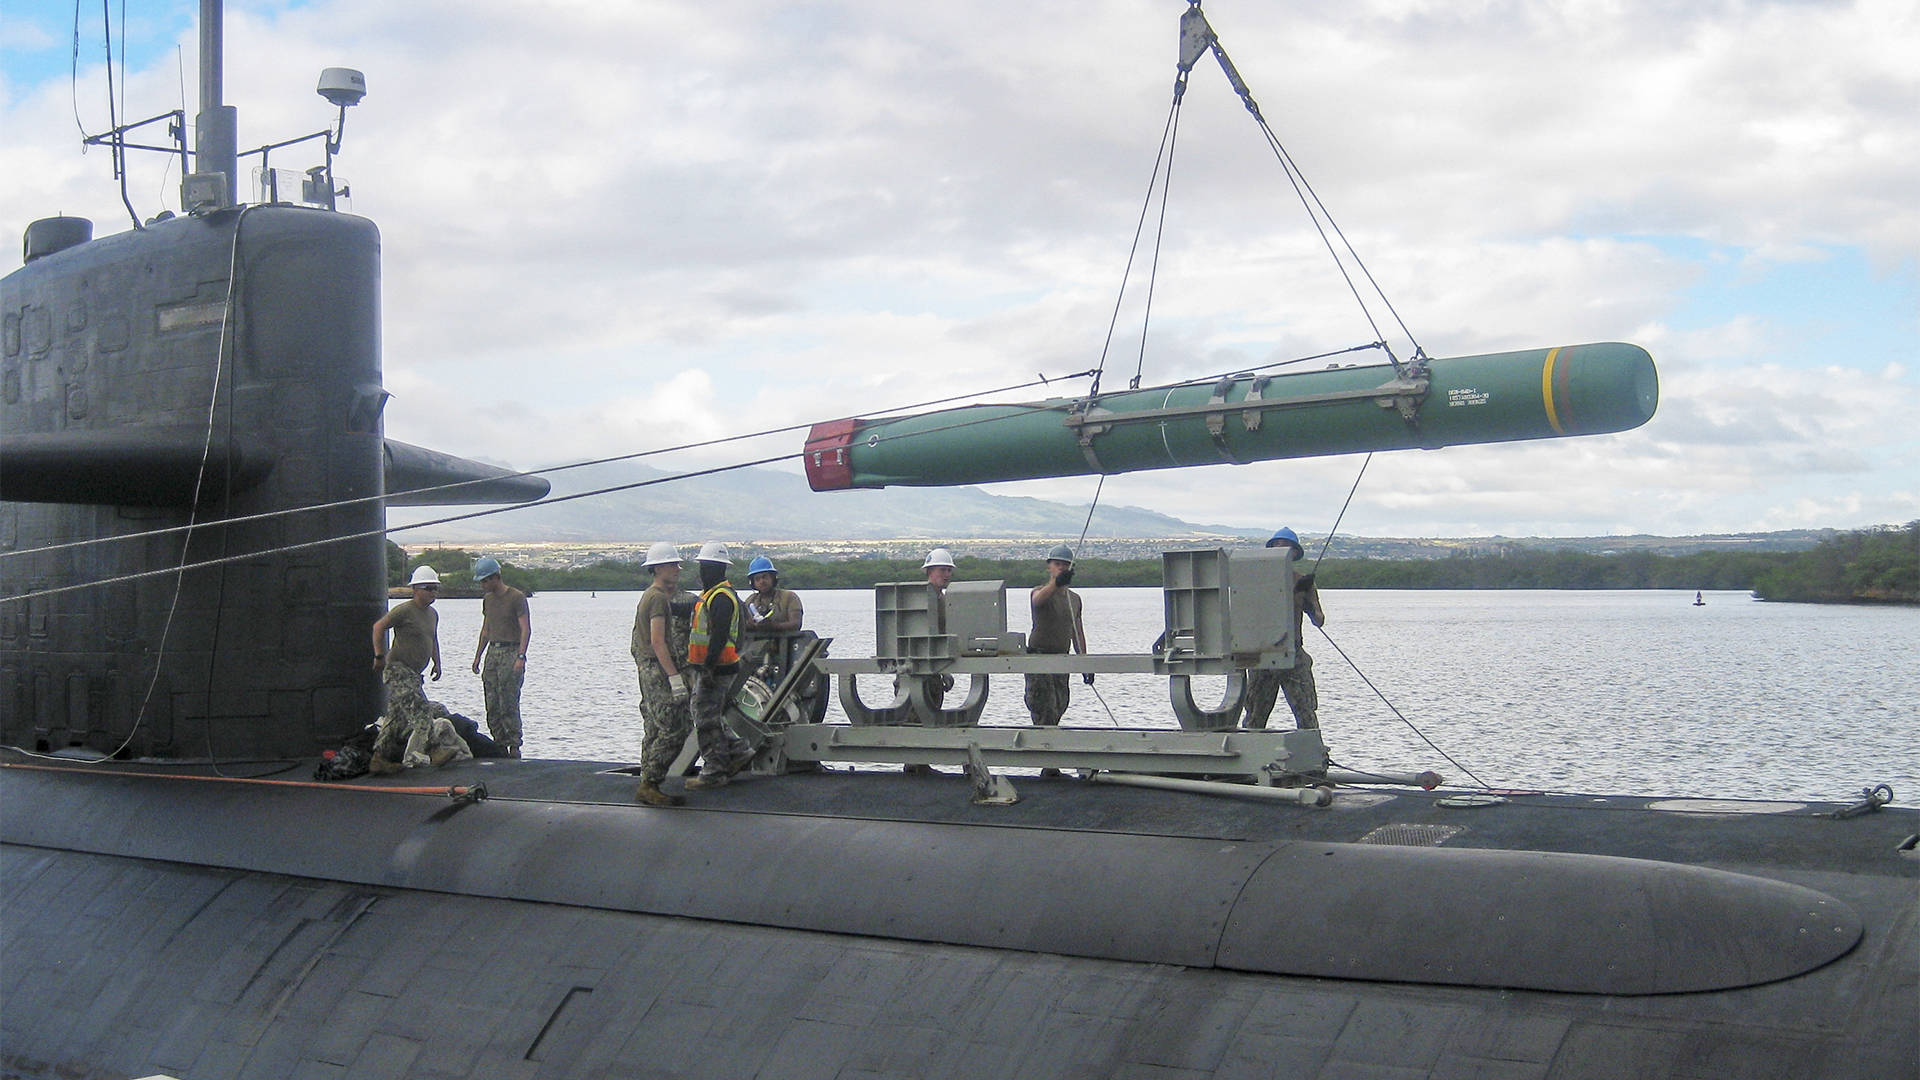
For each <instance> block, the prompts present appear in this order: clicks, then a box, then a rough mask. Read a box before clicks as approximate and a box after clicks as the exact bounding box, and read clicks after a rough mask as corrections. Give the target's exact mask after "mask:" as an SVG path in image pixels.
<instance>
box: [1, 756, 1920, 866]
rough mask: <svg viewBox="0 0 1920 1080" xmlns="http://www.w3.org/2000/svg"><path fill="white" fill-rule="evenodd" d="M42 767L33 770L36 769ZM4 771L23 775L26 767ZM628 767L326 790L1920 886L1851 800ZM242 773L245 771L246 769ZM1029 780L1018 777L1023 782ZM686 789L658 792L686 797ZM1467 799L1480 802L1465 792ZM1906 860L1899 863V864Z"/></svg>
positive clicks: (1903, 813)
mask: <svg viewBox="0 0 1920 1080" xmlns="http://www.w3.org/2000/svg"><path fill="white" fill-rule="evenodd" d="M41 760H42V761H43V762H44V759H41ZM0 761H5V762H7V763H9V764H21V763H23V762H24V761H26V759H25V758H24V756H22V755H17V754H13V753H7V754H6V755H5V756H4V757H0ZM45 764H46V767H49V768H53V769H58V770H62V771H64V770H69V769H70V770H74V771H86V772H97V773H113V774H119V775H128V774H134V775H161V776H175V777H182V778H200V779H205V780H209V781H214V782H219V781H246V782H261V781H268V782H274V781H289V780H291V781H304V780H306V778H307V777H309V776H311V775H312V771H313V767H314V766H315V765H317V764H318V761H317V760H314V759H309V760H305V761H298V762H291V763H277V762H276V763H264V764H274V765H278V766H279V768H277V769H273V770H271V771H264V770H263V769H262V764H253V765H235V764H229V765H226V766H224V767H219V768H216V767H214V766H210V765H205V764H185V763H183V764H173V763H151V762H143V763H111V764H103V765H99V766H88V765H86V764H83V763H79V762H73V763H67V762H52V763H45ZM633 768H634V767H633V766H632V765H631V764H628V763H621V762H606V761H577V760H563V759H533V758H523V759H505V758H475V759H472V760H465V761H458V762H453V763H450V764H448V765H446V766H443V767H440V768H433V769H414V770H408V771H407V772H404V773H399V774H395V775H390V776H373V775H366V776H361V777H358V778H356V779H353V780H347V781H338V782H334V783H331V784H327V785H324V786H326V787H331V788H337V789H339V790H341V791H343V792H346V791H353V790H379V789H386V790H404V791H408V792H413V793H420V792H422V791H425V790H426V789H440V790H444V789H446V788H451V787H466V786H471V785H484V786H485V788H486V795H487V798H488V799H489V800H507V801H518V802H531V803H553V804H565V805H580V806H605V807H630V808H631V809H632V810H633V812H634V813H636V814H650V813H682V814H713V813H718V814H771V815H787V816H798V817H821V818H833V819H840V820H872V821H899V822H918V823H926V824H944V825H963V826H967V825H972V826H989V827H998V828H1014V829H1059V830H1070V831H1074V832H1092V833H1116V834H1129V835H1140V836H1162V837H1179V838H1188V839H1208V840H1221V841H1233V842H1241V843H1274V842H1281V841H1306V842H1318V843H1363V844H1381V845H1397V846H1415V847H1435V846H1441V845H1444V846H1446V847H1449V848H1477V849H1488V850H1526V851H1545V852H1563V853H1569V854H1582V855H1607V856H1617V857H1626V858H1639V859H1653V860H1660V861H1667V862H1679V863H1686V864H1690V865H1700V866H1711V867H1718V868H1723V869H1731V870H1742V871H1745V872H1760V873H1769V872H1777V873H1779V874H1782V875H1787V876H1791V875H1792V874H1794V873H1796V872H1814V873H1820V872H1843V873H1857V872H1860V871H1861V870H1862V869H1864V868H1866V867H1876V868H1879V869H1880V870H1881V871H1884V872H1889V873H1891V874H1892V875H1893V876H1896V877H1905V878H1908V879H1911V880H1920V855H1917V854H1916V852H1915V851H1914V848H1915V842H1916V835H1917V834H1920V810H1915V809H1913V808H1910V807H1903V806H1899V805H1898V804H1897V803H1896V804H1894V805H1891V806H1888V807H1885V808H1883V809H1879V810H1873V811H1869V812H1866V813H1859V814H1855V815H1853V816H1850V817H1838V816H1836V815H1837V814H1838V813H1839V812H1840V811H1843V810H1844V809H1846V808H1847V807H1849V806H1853V805H1857V803H1858V802H1859V800H1858V799H1855V800H1852V801H1850V802H1839V801H1834V802H1824V801H1823V802H1816V801H1805V800H1782V799H1771V800H1769V799H1757V798H1753V799H1742V798H1734V797H1728V798H1717V799H1707V798H1662V797H1653V796H1639V795H1631V796H1630V795H1601V794H1575V793H1564V792H1542V791H1527V790H1500V791H1497V792H1495V793H1494V794H1497V795H1499V796H1500V798H1501V799H1502V800H1504V801H1500V802H1497V803H1495V804H1493V805H1479V806H1464V807H1461V806H1450V805H1447V802H1446V800H1448V799H1450V798H1453V797H1456V796H1459V795H1461V794H1463V793H1464V792H1463V791H1461V790H1452V789H1446V788H1442V789H1439V790H1435V791H1421V790H1418V789H1414V788H1406V787H1386V786H1381V787H1372V786H1367V787H1353V786H1346V787H1341V788H1339V789H1338V791H1337V793H1336V796H1335V798H1334V801H1333V804H1332V805H1331V806H1330V807H1327V808H1309V807H1304V806H1298V805H1291V804H1286V803H1273V802H1267V801H1261V800H1254V799H1248V798H1240V797H1233V796H1210V795H1202V794H1194V793H1187V792H1173V791H1164V790H1155V789H1147V788H1134V787H1122V786H1117V785H1109V784H1097V783H1090V782H1088V781H1086V780H1084V779H1081V778H1079V777H1077V776H1075V775H1073V774H1071V773H1069V774H1067V775H1065V776H1061V777H1038V776H1034V775H1030V774H1029V775H1013V776H1011V777H1010V779H1011V780H1012V782H1013V783H1014V784H1015V786H1016V787H1017V789H1018V793H1019V796H1020V798H1019V801H1018V802H1017V803H1015V804H1013V805H1011V806H981V805H975V804H974V803H973V802H972V801H971V799H970V798H969V796H970V793H971V785H970V784H969V782H968V781H967V779H966V777H965V776H964V775H962V774H961V773H960V772H959V771H958V770H953V769H942V770H938V771H936V772H934V773H933V774H931V775H925V774H922V775H911V774H902V773H901V772H900V771H899V770H898V769H894V768H887V769H884V770H882V769H873V768H858V769H850V768H832V767H828V768H823V769H821V770H819V771H814V772H797V773H790V774H786V775H780V776H772V775H765V774H756V773H750V772H749V773H742V774H740V775H739V776H737V777H735V778H734V779H733V781H732V782H731V783H730V784H729V785H727V786H726V787H724V788H720V789H717V790H712V791H702V792H684V794H685V797H686V800H687V802H686V805H685V806H682V807H676V808H672V809H657V808H653V807H646V806H639V805H636V804H635V803H634V802H633V799H632V795H633V789H634V786H635V784H636V780H635V778H634V775H633V773H632V770H633ZM242 770H250V771H242ZM1029 772H1030V771H1029ZM683 782H684V781H683V780H681V779H679V778H670V779H668V780H667V781H666V782H665V784H664V785H663V787H664V789H665V790H667V791H668V792H670V793H675V794H682V793H683V792H682V784H683ZM1476 794H1477V792H1476ZM1902 849H1904V852H1905V854H1906V857H1905V858H1898V857H1896V856H1897V855H1898V854H1899V853H1900V852H1901V850H1902Z"/></svg>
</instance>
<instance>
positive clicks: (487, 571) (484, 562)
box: [473, 555, 500, 581]
mask: <svg viewBox="0 0 1920 1080" xmlns="http://www.w3.org/2000/svg"><path fill="white" fill-rule="evenodd" d="M499 572H500V560H498V559H496V558H494V557H493V556H491V555H488V556H485V557H483V558H481V559H480V561H479V562H476V563H474V564H473V580H475V581H485V580H486V579H488V578H490V577H492V576H493V575H495V574H497V573H499Z"/></svg>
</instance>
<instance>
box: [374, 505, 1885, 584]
mask: <svg viewBox="0 0 1920 1080" xmlns="http://www.w3.org/2000/svg"><path fill="white" fill-rule="evenodd" d="M475 558H476V555H475V554H474V553H473V552H468V551H463V550H459V549H454V548H430V549H428V550H426V551H423V552H421V553H420V554H419V555H417V556H414V557H412V558H408V557H407V556H406V554H405V553H404V552H402V551H401V549H400V548H399V547H398V546H397V545H394V544H393V543H392V542H391V541H389V542H388V551H387V570H388V580H389V583H390V584H395V585H398V584H401V583H403V582H404V581H406V579H407V575H408V574H409V573H410V572H411V571H412V569H413V568H414V567H416V566H420V565H428V566H432V567H433V568H434V569H435V570H436V571H438V572H439V574H440V578H441V580H442V581H443V582H445V583H446V584H447V585H448V586H449V587H450V588H452V589H461V588H464V587H468V586H470V585H471V584H472V582H471V580H470V577H469V574H468V569H469V568H470V567H471V566H472V565H473V561H474V559H475ZM1316 574H1317V580H1318V581H1319V584H1320V586H1321V588H1325V589H1698V590H1711V591H1725V590H1740V589H1744V590H1748V591H1751V592H1752V593H1753V595H1754V597H1755V598H1757V599H1760V600H1780V601H1790V602H1799V603H1889V604H1920V520H1915V521H1910V522H1908V523H1907V524H1906V525H1883V526H1878V527H1875V528H1870V529H1860V530H1857V531H1854V532H1847V533H1839V534H1836V535H1835V536H1833V537H1831V538H1829V539H1827V540H1825V541H1822V542H1821V543H1820V544H1819V545H1818V546H1816V547H1814V548H1812V549H1811V550H1808V551H1792V552H1780V551H1747V552H1721V551H1702V552H1695V553H1693V554H1688V555H1656V554H1652V553H1649V552H1644V551H1630V552H1623V553H1619V554H1606V555H1591V554H1585V553H1581V552H1573V551H1553V550H1519V551H1507V552H1503V553H1500V554H1494V555H1455V556H1451V557H1448V558H1442V559H1326V560H1324V561H1323V562H1321V563H1320V564H1319V566H1318V567H1317V568H1316ZM505 575H506V578H507V580H508V581H509V582H511V583H512V584H514V585H516V586H518V587H520V588H522V589H526V590H528V591H530V592H569V591H570V592H586V591H589V590H592V591H599V590H602V589H605V590H607V591H609V592H620V591H638V590H640V589H644V588H646V587H647V582H648V580H649V578H648V577H647V574H646V571H645V570H643V569H642V568H641V566H640V564H639V563H638V562H637V561H633V562H630V561H625V560H619V559H607V560H603V561H601V562H597V563H593V564H591V565H588V566H583V567H578V568H574V569H543V568H538V567H520V566H515V565H513V564H512V563H506V564H505ZM954 576H955V577H956V578H957V579H959V580H961V581H991V580H994V579H996V578H997V579H1001V580H1004V581H1006V582H1007V583H1008V584H1009V585H1024V584H1028V583H1034V584H1038V583H1039V579H1040V577H1041V575H1040V573H1039V571H1038V569H1037V568H1036V566H1035V564H1034V562H1033V560H1031V559H978V558H967V557H962V558H960V559H959V560H957V565H956V567H955V574H954ZM919 578H920V564H919V562H918V561H917V560H912V559H884V558H862V559H845V560H811V559H796V558H793V557H792V556H790V555H789V556H785V557H783V558H781V560H780V583H781V584H782V585H784V586H786V587H788V588H793V589H800V590H805V589H869V588H872V587H873V585H874V583H876V582H881V581H917V580H919ZM736 584H739V585H741V587H745V583H744V578H742V579H741V580H740V581H737V582H736ZM1074 584H1076V585H1081V586H1087V587H1095V588H1098V587H1126V586H1144V587H1148V588H1155V587H1158V586H1159V584H1160V562H1159V560H1158V559H1127V560H1110V559H1084V560H1082V561H1081V562H1080V563H1079V564H1078V565H1077V566H1076V567H1075V574H1074Z"/></svg>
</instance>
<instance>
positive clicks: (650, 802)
mask: <svg viewBox="0 0 1920 1080" xmlns="http://www.w3.org/2000/svg"><path fill="white" fill-rule="evenodd" d="M633 801H634V802H637V803H641V804H643V805H646V806H685V805H686V802H687V800H685V799H683V798H681V797H680V796H678V795H669V794H667V793H666V792H664V791H661V790H660V785H658V784H655V783H651V782H649V781H646V780H642V781H640V787H639V788H638V789H636V790H635V791H634V793H633Z"/></svg>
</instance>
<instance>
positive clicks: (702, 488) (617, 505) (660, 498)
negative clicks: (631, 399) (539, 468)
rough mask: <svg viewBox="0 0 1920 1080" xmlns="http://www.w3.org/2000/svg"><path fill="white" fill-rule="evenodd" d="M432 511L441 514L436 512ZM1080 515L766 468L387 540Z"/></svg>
mask: <svg viewBox="0 0 1920 1080" xmlns="http://www.w3.org/2000/svg"><path fill="white" fill-rule="evenodd" d="M668 475H670V474H668V473H665V472H662V471H660V470H658V469H653V468H649V467H647V466H644V465H637V464H634V463H631V462H621V463H617V464H613V465H603V466H596V467H594V468H591V469H579V470H574V471H571V472H565V473H559V474H557V475H555V476H554V477H552V480H553V495H552V496H549V500H551V498H553V497H555V496H565V495H571V494H575V493H578V492H584V491H594V490H600V489H604V488H610V487H619V486H622V485H626V484H644V483H646V482H647V481H650V480H657V479H659V478H661V477H665V476H668ZM436 509H440V511H441V512H435V510H436ZM1086 514H1087V512H1086V509H1085V508H1084V507H1074V506H1068V505H1066V504H1064V503H1056V502H1048V501H1046V500H1044V499H1034V498H1025V497H1021V496H1014V495H990V494H988V493H987V492H984V491H981V490H980V489H979V488H972V487H959V488H885V489H881V490H856V491H843V492H835V493H834V494H833V495H831V496H827V497H823V496H821V495H819V494H816V493H815V492H813V491H812V490H811V489H809V488H808V487H807V481H806V479H805V478H804V477H802V476H798V475H796V474H793V473H785V472H780V471H777V470H774V469H736V470H733V471H730V472H723V473H715V474H714V475H712V476H703V477H700V478H699V479H697V480H691V481H685V482H679V483H670V484H657V485H654V486H650V487H635V488H632V489H630V490H627V491H618V492H613V493H611V494H607V495H597V496H594V497H592V498H586V499H576V500H574V501H573V502H561V503H553V504H552V505H545V504H541V503H535V504H532V505H530V506H527V507H525V508H523V509H519V510H514V511H511V512H508V513H503V514H494V515H491V516H488V517H481V518H474V519H472V520H469V521H459V522H451V523H448V524H445V525H433V526H429V527H427V528H423V529H418V530H411V531H409V532H405V533H402V534H400V535H399V536H398V537H396V538H395V539H396V540H398V541H399V542H400V543H402V544H405V545H406V546H408V547H414V546H418V545H421V544H423V543H448V544H455V543H461V544H466V543H475V542H483V541H496V542H498V541H528V542H542V543H568V544H591V543H595V542H602V541H629V540H634V539H664V538H674V539H680V540H685V539H687V538H694V537H703V536H722V537H727V538H729V539H733V540H739V541H749V540H753V541H762V540H848V539H860V540H906V539H935V540H941V541H947V540H964V539H970V538H983V539H984V538H1006V537H1034V538H1039V537H1045V538H1048V539H1052V540H1058V539H1060V538H1062V537H1075V536H1079V535H1080V530H1081V527H1082V526H1083V525H1085V524H1086ZM445 516H448V514H447V513H445V512H444V508H431V507H429V508H418V507H406V508H395V509H394V510H393V511H392V512H391V513H390V514H389V520H390V521H391V522H392V523H394V524H396V525H397V524H402V523H408V522H417V521H426V520H430V519H433V518H439V517H445ZM1089 532H1090V534H1093V535H1099V536H1105V537H1117V538H1127V539H1133V538H1137V539H1148V538H1158V537H1168V536H1189V535H1191V536H1203V535H1204V536H1215V537H1221V538H1224V539H1229V540H1242V539H1247V538H1249V537H1253V536H1256V535H1257V536H1260V537H1263V538H1264V537H1265V535H1266V534H1265V533H1264V532H1262V531H1260V530H1258V529H1252V530H1249V529H1238V528H1232V527H1230V526H1225V525H1196V524H1193V523H1191V522H1186V521H1181V520H1180V519H1178V518H1175V517H1170V516H1168V515H1166V514H1161V513H1156V512H1154V511H1151V510H1142V509H1139V508H1137V507H1130V506H1113V505H1110V504H1104V503H1103V504H1102V505H1101V506H1100V507H1099V508H1098V510H1097V511H1096V512H1095V514H1094V518H1093V526H1092V528H1091V529H1090V530H1089Z"/></svg>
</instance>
